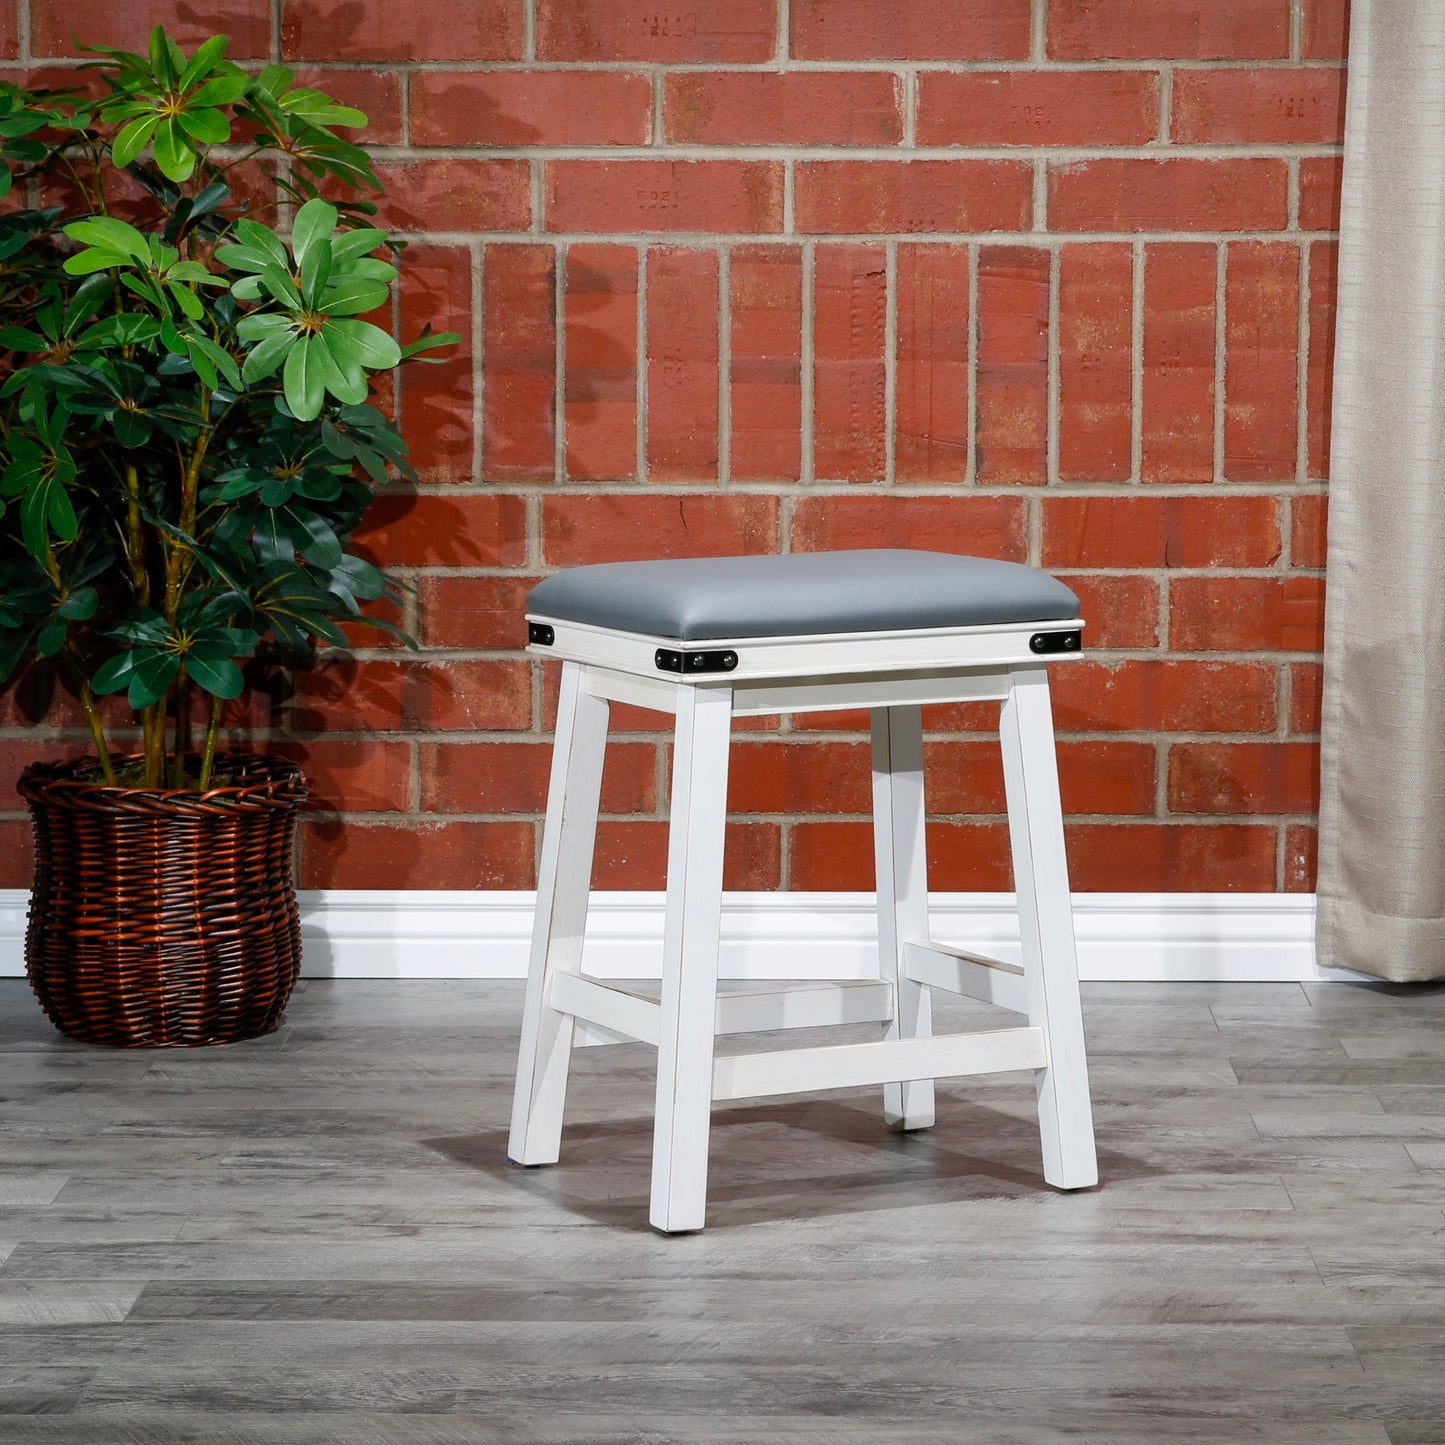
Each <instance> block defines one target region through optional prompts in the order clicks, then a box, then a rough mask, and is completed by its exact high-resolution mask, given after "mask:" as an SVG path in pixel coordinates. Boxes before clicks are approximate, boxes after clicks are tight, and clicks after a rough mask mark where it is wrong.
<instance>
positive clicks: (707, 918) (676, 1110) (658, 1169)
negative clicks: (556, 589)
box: [651, 686, 732, 1234]
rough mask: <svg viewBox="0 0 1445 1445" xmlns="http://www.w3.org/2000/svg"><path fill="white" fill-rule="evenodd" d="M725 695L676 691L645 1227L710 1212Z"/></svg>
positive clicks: (675, 1225) (682, 1225)
mask: <svg viewBox="0 0 1445 1445" xmlns="http://www.w3.org/2000/svg"><path fill="white" fill-rule="evenodd" d="M731 726H732V689H731V688H729V687H706V686H681V687H679V688H678V689H677V732H676V741H675V747H674V752H673V761H672V802H671V815H672V817H671V823H670V825H669V829H668V842H667V917H666V921H665V923H664V926H663V943H662V1010H661V1019H660V1024H661V1027H660V1031H659V1038H658V1047H657V1115H656V1120H655V1124H654V1132H653V1143H652V1211H651V1219H652V1227H653V1228H654V1229H659V1230H662V1231H663V1232H664V1233H667V1234H678V1233H683V1232H685V1231H687V1230H694V1229H701V1228H702V1226H703V1216H704V1214H705V1213H706V1209H707V1149H708V1128H709V1125H710V1122H711V1115H712V1055H713V1035H714V1029H715V1027H716V1021H717V955H718V927H719V922H720V916H721V912H722V867H723V826H724V823H725V821H726V818H727V783H728V741H729V731H730V729H731Z"/></svg>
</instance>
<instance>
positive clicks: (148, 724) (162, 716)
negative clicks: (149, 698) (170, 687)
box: [141, 698, 166, 788]
mask: <svg viewBox="0 0 1445 1445" xmlns="http://www.w3.org/2000/svg"><path fill="white" fill-rule="evenodd" d="M165 707H166V705H165V699H164V698H163V699H161V700H160V701H159V702H153V703H152V704H151V705H150V706H149V707H148V708H146V709H145V710H144V711H143V712H142V713H141V729H142V735H143V736H144V738H145V765H146V768H145V771H146V780H145V785H146V787H148V788H158V787H160V785H161V772H162V770H163V769H164V767H165V761H166V712H165Z"/></svg>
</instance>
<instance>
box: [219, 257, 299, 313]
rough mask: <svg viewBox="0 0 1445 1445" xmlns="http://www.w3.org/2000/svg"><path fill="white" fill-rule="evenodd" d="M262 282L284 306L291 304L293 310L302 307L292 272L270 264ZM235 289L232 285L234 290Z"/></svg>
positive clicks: (262, 276) (262, 277) (263, 273)
mask: <svg viewBox="0 0 1445 1445" xmlns="http://www.w3.org/2000/svg"><path fill="white" fill-rule="evenodd" d="M261 284H262V285H263V286H264V287H265V288H266V290H268V291H269V292H270V293H271V294H272V296H274V297H275V298H276V300H278V301H279V302H280V303H281V304H282V305H283V306H289V307H290V308H291V309H292V310H293V311H299V310H300V309H301V307H302V301H301V293H300V292H299V291H298V290H297V289H296V283H295V282H294V281H292V279H291V276H290V274H289V273H288V272H286V271H283V270H282V269H281V268H280V267H279V266H268V267H267V268H266V269H265V270H264V271H263V272H262V273H261ZM234 289H235V288H234V287H232V290H234Z"/></svg>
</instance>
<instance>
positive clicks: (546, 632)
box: [527, 622, 557, 647]
mask: <svg viewBox="0 0 1445 1445" xmlns="http://www.w3.org/2000/svg"><path fill="white" fill-rule="evenodd" d="M556 640H557V634H556V633H555V632H554V631H553V630H552V629H551V628H550V627H548V626H547V624H546V623H545V622H529V623H528V624H527V644H528V646H531V645H532V644H534V643H535V644H536V645H537V646H538V647H551V645H552V644H553V643H554V642H555V641H556Z"/></svg>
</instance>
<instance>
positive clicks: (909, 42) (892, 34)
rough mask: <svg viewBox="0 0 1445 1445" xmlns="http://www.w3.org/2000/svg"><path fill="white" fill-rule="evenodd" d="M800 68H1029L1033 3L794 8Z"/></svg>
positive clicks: (961, 0) (861, 0) (990, 0)
mask: <svg viewBox="0 0 1445 1445" xmlns="http://www.w3.org/2000/svg"><path fill="white" fill-rule="evenodd" d="M790 20H791V31H792V34H791V37H790V40H791V43H790V47H789V49H790V53H791V54H792V56H793V57H794V58H795V59H798V60H950V61H964V60H1023V59H1025V58H1026V57H1027V56H1028V53H1029V24H1030V20H1029V3H1028V0H896V3H894V4H891V5H879V4H877V3H876V0H793V4H792V7H791V10H790Z"/></svg>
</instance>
